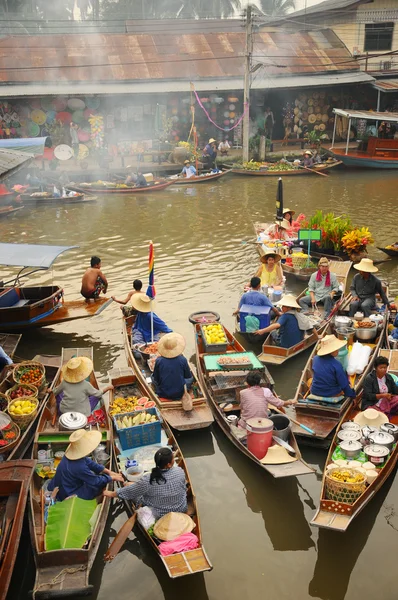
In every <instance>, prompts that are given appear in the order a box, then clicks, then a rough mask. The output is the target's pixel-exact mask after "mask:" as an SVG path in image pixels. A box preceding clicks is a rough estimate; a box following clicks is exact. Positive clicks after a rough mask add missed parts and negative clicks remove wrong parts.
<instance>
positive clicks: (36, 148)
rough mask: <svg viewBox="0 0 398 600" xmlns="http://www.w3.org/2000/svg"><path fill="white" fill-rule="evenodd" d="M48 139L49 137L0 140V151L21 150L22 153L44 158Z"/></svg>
mask: <svg viewBox="0 0 398 600" xmlns="http://www.w3.org/2000/svg"><path fill="white" fill-rule="evenodd" d="M46 139H47V137H37V138H15V139H10V140H0V149H1V148H5V149H7V150H19V151H20V152H28V153H29V154H33V155H34V156H42V154H43V153H44V145H45V143H46Z"/></svg>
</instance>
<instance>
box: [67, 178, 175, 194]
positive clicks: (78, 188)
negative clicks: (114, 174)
mask: <svg viewBox="0 0 398 600" xmlns="http://www.w3.org/2000/svg"><path fill="white" fill-rule="evenodd" d="M171 184H172V182H171V181H165V180H161V181H155V182H154V183H150V184H149V185H147V186H146V187H135V186H133V185H131V186H127V187H116V184H114V183H111V182H108V184H107V185H104V186H98V185H95V183H92V184H91V183H79V184H78V185H75V184H72V185H68V186H67V189H68V190H72V191H73V192H81V193H84V192H85V191H87V190H88V191H89V192H92V193H93V194H130V195H135V194H148V193H149V192H160V191H161V190H164V189H165V188H167V187H168V186H169V185H171Z"/></svg>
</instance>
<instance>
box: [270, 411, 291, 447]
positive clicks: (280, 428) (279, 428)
mask: <svg viewBox="0 0 398 600" xmlns="http://www.w3.org/2000/svg"><path fill="white" fill-rule="evenodd" d="M269 420H270V421H272V422H273V424H274V431H273V432H272V435H274V436H275V437H278V438H280V439H281V440H285V442H287V441H288V440H289V437H290V419H289V418H288V417H286V416H285V415H271V416H270V417H269Z"/></svg>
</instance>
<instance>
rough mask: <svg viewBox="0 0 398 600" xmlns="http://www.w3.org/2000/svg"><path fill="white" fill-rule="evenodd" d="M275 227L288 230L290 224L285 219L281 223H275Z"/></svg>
mask: <svg viewBox="0 0 398 600" xmlns="http://www.w3.org/2000/svg"><path fill="white" fill-rule="evenodd" d="M275 225H279V227H282V229H289V227H290V223H289V221H287V220H286V219H282V221H275Z"/></svg>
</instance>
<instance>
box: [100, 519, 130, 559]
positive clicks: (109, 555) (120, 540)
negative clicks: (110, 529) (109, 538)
mask: <svg viewBox="0 0 398 600" xmlns="http://www.w3.org/2000/svg"><path fill="white" fill-rule="evenodd" d="M136 519H137V513H134V514H133V515H132V516H131V517H130V518H129V519H127V521H125V523H124V524H123V525H122V526H121V528H120V529H119V531H118V532H117V534H116V537H115V539H114V540H113V542H112V543H111V545H110V546H109V548H108V550H107V551H106V552H105V554H104V560H105V561H106V562H111V561H112V560H113V559H114V558H115V556H116V555H117V554H118V553H119V551H120V550H121V548H122V547H123V545H124V542H125V541H126V540H127V538H128V536H129V534H130V532H131V530H132V529H133V527H134V524H135V521H136Z"/></svg>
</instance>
